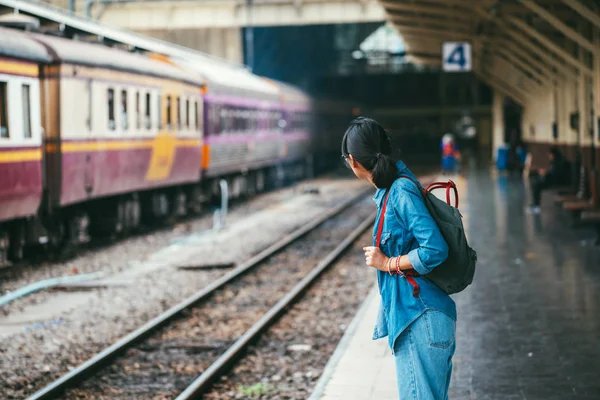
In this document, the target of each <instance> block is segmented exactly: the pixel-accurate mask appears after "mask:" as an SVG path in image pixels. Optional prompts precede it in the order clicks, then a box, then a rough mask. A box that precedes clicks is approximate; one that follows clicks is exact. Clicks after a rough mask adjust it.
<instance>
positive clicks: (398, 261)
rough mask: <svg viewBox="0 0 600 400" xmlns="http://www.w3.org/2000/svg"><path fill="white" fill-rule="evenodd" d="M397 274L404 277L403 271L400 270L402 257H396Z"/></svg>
mask: <svg viewBox="0 0 600 400" xmlns="http://www.w3.org/2000/svg"><path fill="white" fill-rule="evenodd" d="M396 273H397V274H398V275H402V271H401V270H400V257H396Z"/></svg>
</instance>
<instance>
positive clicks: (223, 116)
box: [220, 108, 229, 133]
mask: <svg viewBox="0 0 600 400" xmlns="http://www.w3.org/2000/svg"><path fill="white" fill-rule="evenodd" d="M220 120H221V123H220V127H221V133H223V132H227V131H228V130H229V126H228V125H227V122H228V118H227V110H226V109H225V108H223V109H221V119H220Z"/></svg>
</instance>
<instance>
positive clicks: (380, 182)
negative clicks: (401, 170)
mask: <svg viewBox="0 0 600 400" xmlns="http://www.w3.org/2000/svg"><path fill="white" fill-rule="evenodd" d="M371 176H372V177H373V183H374V184H375V186H377V187H378V188H380V189H381V188H386V189H387V188H389V187H390V186H392V184H393V183H394V181H395V180H396V178H398V168H397V167H396V162H395V161H394V159H392V158H391V157H389V156H387V155H385V154H383V153H377V155H376V160H375V164H374V165H373V169H372V170H371Z"/></svg>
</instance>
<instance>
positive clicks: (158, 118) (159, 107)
mask: <svg viewBox="0 0 600 400" xmlns="http://www.w3.org/2000/svg"><path fill="white" fill-rule="evenodd" d="M161 102H162V97H161V95H160V94H157V95H156V105H157V107H158V110H157V111H158V113H157V118H156V119H157V120H158V125H157V127H158V129H161V128H162V104H161Z"/></svg>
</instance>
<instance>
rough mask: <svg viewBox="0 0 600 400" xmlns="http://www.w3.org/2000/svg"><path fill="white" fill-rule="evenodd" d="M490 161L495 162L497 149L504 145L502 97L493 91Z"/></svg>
mask: <svg viewBox="0 0 600 400" xmlns="http://www.w3.org/2000/svg"><path fill="white" fill-rule="evenodd" d="M492 126H493V129H492V159H493V160H494V161H497V160H496V157H497V156H498V149H499V148H500V147H502V146H503V145H504V141H505V140H504V95H502V94H501V93H499V92H498V91H497V90H495V91H494V98H493V101H492Z"/></svg>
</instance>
